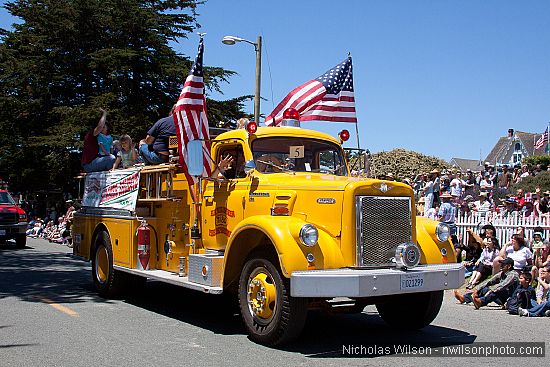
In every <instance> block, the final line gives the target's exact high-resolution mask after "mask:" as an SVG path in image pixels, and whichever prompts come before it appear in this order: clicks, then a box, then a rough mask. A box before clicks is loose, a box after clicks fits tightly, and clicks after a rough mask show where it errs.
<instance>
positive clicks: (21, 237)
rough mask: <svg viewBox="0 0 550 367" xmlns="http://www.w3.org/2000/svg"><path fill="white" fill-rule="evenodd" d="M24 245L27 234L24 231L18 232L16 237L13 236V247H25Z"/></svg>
mask: <svg viewBox="0 0 550 367" xmlns="http://www.w3.org/2000/svg"><path fill="white" fill-rule="evenodd" d="M26 245H27V235H26V234H25V233H23V234H18V235H17V237H15V247H17V248H25V246H26Z"/></svg>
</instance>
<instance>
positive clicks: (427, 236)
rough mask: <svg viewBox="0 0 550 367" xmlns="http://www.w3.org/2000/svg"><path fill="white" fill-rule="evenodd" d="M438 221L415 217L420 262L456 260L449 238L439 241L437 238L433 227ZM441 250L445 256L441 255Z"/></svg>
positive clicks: (432, 262) (435, 262)
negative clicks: (420, 254)
mask: <svg viewBox="0 0 550 367" xmlns="http://www.w3.org/2000/svg"><path fill="white" fill-rule="evenodd" d="M438 224H439V222H438V221H436V220H432V219H429V218H426V217H416V241H417V242H418V246H419V247H420V250H421V253H422V257H421V259H420V262H421V263H422V264H440V263H448V262H456V257H455V252H454V247H453V244H452V242H451V240H450V239H449V240H447V241H444V242H441V241H439V240H438V239H437V235H436V233H435V228H436V227H437V225H438ZM442 249H445V250H444V251H443V252H444V253H445V252H446V254H447V256H443V254H442Z"/></svg>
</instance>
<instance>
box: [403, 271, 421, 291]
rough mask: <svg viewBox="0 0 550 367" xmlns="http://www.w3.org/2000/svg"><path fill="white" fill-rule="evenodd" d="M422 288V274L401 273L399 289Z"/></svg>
mask: <svg viewBox="0 0 550 367" xmlns="http://www.w3.org/2000/svg"><path fill="white" fill-rule="evenodd" d="M420 288H424V274H403V275H401V289H420Z"/></svg>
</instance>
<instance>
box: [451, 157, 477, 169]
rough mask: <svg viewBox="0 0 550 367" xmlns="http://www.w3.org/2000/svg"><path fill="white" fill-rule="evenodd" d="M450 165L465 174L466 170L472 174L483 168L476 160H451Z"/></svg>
mask: <svg viewBox="0 0 550 367" xmlns="http://www.w3.org/2000/svg"><path fill="white" fill-rule="evenodd" d="M450 163H451V164H452V165H455V166H456V167H457V168H458V169H460V170H461V171H463V172H466V171H467V170H468V169H470V170H472V171H474V172H475V171H481V170H482V169H483V166H480V165H479V160H477V159H464V158H451V162H450Z"/></svg>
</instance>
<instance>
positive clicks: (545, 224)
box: [456, 212, 550, 246]
mask: <svg viewBox="0 0 550 367" xmlns="http://www.w3.org/2000/svg"><path fill="white" fill-rule="evenodd" d="M488 223H490V224H492V225H493V226H494V227H495V229H496V230H497V233H496V237H497V238H498V241H499V243H500V245H501V246H502V245H503V244H505V243H508V242H510V239H511V238H512V235H513V234H514V233H515V232H516V229H517V228H518V227H519V226H521V227H524V228H525V238H526V239H528V240H532V239H533V232H534V231H533V229H534V228H535V227H541V228H542V229H543V231H544V239H546V240H548V235H549V233H550V220H549V218H548V217H547V216H543V217H540V218H536V217H523V216H521V215H518V216H511V217H504V218H503V217H502V216H500V215H499V214H497V213H492V212H489V213H487V215H486V216H481V215H480V213H476V212H474V213H469V214H462V213H459V214H458V216H457V220H456V226H457V232H458V233H457V235H458V236H459V238H460V236H462V243H468V242H467V241H468V237H469V234H468V229H472V230H474V232H476V233H479V229H480V228H481V227H482V226H483V225H484V224H488Z"/></svg>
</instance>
